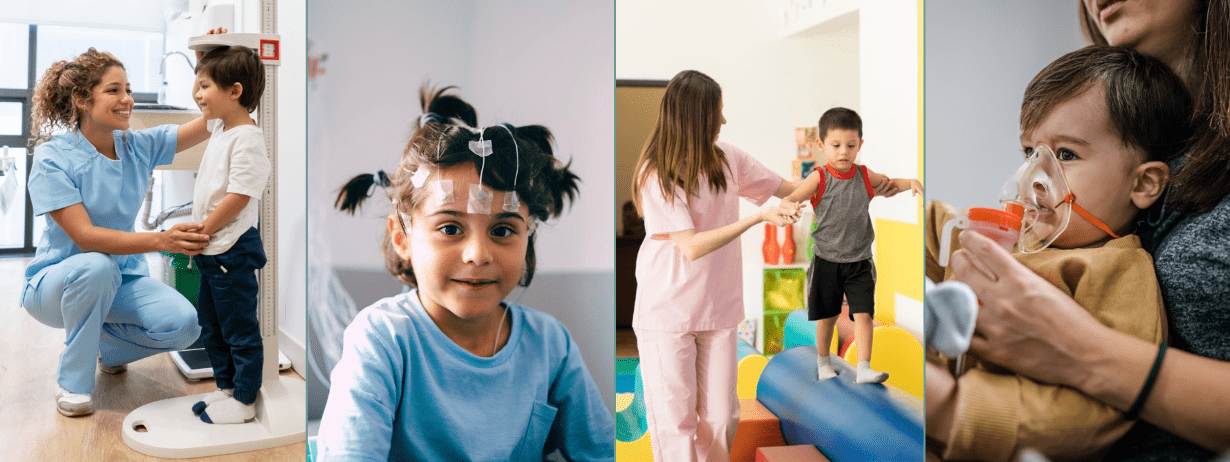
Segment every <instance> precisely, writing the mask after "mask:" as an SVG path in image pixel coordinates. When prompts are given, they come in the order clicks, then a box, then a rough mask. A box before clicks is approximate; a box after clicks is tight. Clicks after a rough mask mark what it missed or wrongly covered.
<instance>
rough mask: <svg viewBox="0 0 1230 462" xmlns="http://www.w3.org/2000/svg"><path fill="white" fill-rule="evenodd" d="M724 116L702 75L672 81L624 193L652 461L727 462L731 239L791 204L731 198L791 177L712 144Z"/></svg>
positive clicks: (777, 186)
mask: <svg viewBox="0 0 1230 462" xmlns="http://www.w3.org/2000/svg"><path fill="white" fill-rule="evenodd" d="M724 123H726V118H725V117H723V116H722V89H721V87H719V86H718V84H717V82H715V81H713V79H711V78H709V76H707V75H705V74H702V73H700V72H697V71H683V72H680V73H679V74H678V75H676V76H675V77H674V78H672V79H671V81H670V83H669V84H667V86H666V94H665V95H664V96H663V98H662V108H661V110H660V112H659V116H658V124H657V126H656V127H655V128H654V132H653V136H651V137H650V138H649V142H648V143H647V144H646V145H645V149H644V151H643V152H642V153H641V158H640V161H638V163H637V172H639V173H638V175H637V177H636V180H635V182H634V184H633V197H635V198H636V200H637V206H638V209H639V211H640V212H641V214H642V215H644V217H645V232H646V237H645V242H644V243H642V244H641V250H640V253H639V254H638V255H637V260H636V279H637V291H636V311H635V314H634V315H633V319H632V328H633V329H634V330H635V331H636V339H637V348H638V350H639V352H640V364H641V374H642V378H643V380H644V384H645V405H646V410H647V411H648V423H649V432H650V436H651V441H652V445H653V454H654V460H658V461H671V462H676V461H684V462H687V461H726V460H728V459H729V458H730V443H731V441H732V440H734V436H735V427H736V426H737V425H738V424H739V401H738V399H737V395H736V393H735V381H736V380H735V379H736V337H735V330H736V328H737V326H738V324H739V321H740V320H741V319H743V265H742V252H740V249H739V242H738V241H737V240H736V238H738V237H739V235H740V234H743V232H744V231H747V230H748V229H750V228H751V227H753V226H755V225H757V224H759V223H761V222H769V223H773V224H774V225H777V226H784V225H786V224H788V223H792V222H794V221H795V220H797V219H798V213H797V211H784V210H782V209H779V208H778V207H766V208H764V209H761V210H760V211H759V212H757V213H755V214H752V215H750V216H747V217H744V218H742V219H740V218H739V215H738V214H739V198H740V197H743V198H745V199H747V200H749V201H751V202H753V203H755V204H756V205H758V206H759V205H763V204H764V202H765V201H766V200H768V199H769V197H770V196H776V197H779V198H780V197H784V196H786V195H787V194H789V193H790V192H792V191H793V190H794V188H795V184H794V182H791V181H787V180H786V179H784V178H782V177H781V176H780V175H778V174H776V173H773V171H771V170H769V169H768V168H765V166H764V165H761V164H760V162H757V161H756V159H753V158H752V157H751V156H750V155H748V154H747V153H746V152H744V151H743V150H741V149H739V148H737V147H734V146H732V145H730V144H729V143H726V142H723V141H717V136H718V131H719V130H720V129H721V126H722V124H724Z"/></svg>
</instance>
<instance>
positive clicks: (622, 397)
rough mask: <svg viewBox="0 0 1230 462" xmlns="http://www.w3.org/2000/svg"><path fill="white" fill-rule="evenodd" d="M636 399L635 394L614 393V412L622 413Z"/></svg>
mask: <svg viewBox="0 0 1230 462" xmlns="http://www.w3.org/2000/svg"><path fill="white" fill-rule="evenodd" d="M634 399H636V393H616V394H615V412H623V411H624V409H627V408H628V406H629V405H631V404H632V400H634Z"/></svg>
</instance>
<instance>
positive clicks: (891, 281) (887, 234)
mask: <svg viewBox="0 0 1230 462" xmlns="http://www.w3.org/2000/svg"><path fill="white" fill-rule="evenodd" d="M894 200H895V199H894ZM915 200H917V199H915ZM918 213H919V217H921V216H922V207H919V209H918ZM875 223H876V224H875V229H876V241H875V256H876V257H875V258H876V295H875V297H876V298H875V300H876V315H875V316H876V320H877V321H880V322H881V323H884V324H895V323H896V322H897V306H896V304H895V302H896V299H897V297H896V294H901V295H904V296H906V297H909V298H912V299H914V300H922V299H923V277H924V276H923V273H924V271H923V270H924V269H923V260H924V259H923V246H922V245H921V244H920V243H921V242H922V241H923V227H922V225H920V224H911V223H905V222H900V221H897V220H888V219H884V218H876V219H875ZM918 223H922V221H919V222H918Z"/></svg>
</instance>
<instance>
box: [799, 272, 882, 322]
mask: <svg viewBox="0 0 1230 462" xmlns="http://www.w3.org/2000/svg"><path fill="white" fill-rule="evenodd" d="M807 282H808V286H809V289H808V290H809V292H808V295H807V319H809V320H811V321H816V320H820V319H828V318H831V317H833V316H837V315H839V314H841V298H842V295H844V296H845V298H846V302H847V303H848V304H849V305H850V320H851V321H853V320H854V313H867V314H870V315H871V316H872V317H875V313H876V309H875V306H876V266H875V263H873V262H872V261H871V259H870V258H868V259H866V260H861V261H856V262H852V263H834V262H831V261H828V260H825V259H822V258H819V257H815V256H813V257H812V259H811V266H809V267H808V268H807Z"/></svg>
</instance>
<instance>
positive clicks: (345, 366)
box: [317, 291, 615, 462]
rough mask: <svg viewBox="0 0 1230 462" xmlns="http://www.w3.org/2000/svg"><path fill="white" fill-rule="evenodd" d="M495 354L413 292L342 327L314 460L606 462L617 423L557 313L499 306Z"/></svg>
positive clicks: (612, 453)
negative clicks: (504, 314) (459, 338)
mask: <svg viewBox="0 0 1230 462" xmlns="http://www.w3.org/2000/svg"><path fill="white" fill-rule="evenodd" d="M508 317H509V318H510V319H511V320H512V330H511V332H510V333H509V336H508V343H507V344H506V345H505V346H504V348H503V349H501V350H500V351H499V352H497V353H496V354H495V356H493V357H479V356H475V355H473V354H471V353H470V352H468V351H466V350H464V349H462V348H461V347H460V346H458V345H457V344H456V343H453V341H452V340H451V339H449V338H448V337H447V336H445V334H444V332H442V331H441V330H440V328H439V327H438V326H436V324H435V322H433V321H432V320H431V318H430V317H429V316H428V315H427V312H426V311H425V310H424V309H423V306H422V304H420V303H419V299H418V291H410V292H408V293H405V294H402V295H398V296H394V297H389V298H385V299H383V300H380V301H378V302H376V303H375V304H374V305H372V306H370V307H368V308H366V309H364V310H363V311H362V312H360V313H359V315H358V316H357V317H355V320H354V322H352V323H351V324H350V326H349V327H347V328H346V333H345V335H344V337H343V338H344V344H345V347H344V350H343V353H342V359H341V360H340V361H339V362H338V364H337V366H336V367H334V368H333V374H332V378H333V380H332V382H333V383H332V386H331V388H330V390H329V399H328V402H327V403H326V406H325V412H324V416H323V417H322V418H321V422H320V432H319V436H317V449H318V450H319V455H318V456H317V461H319V462H327V461H333V460H364V461H384V460H414V461H421V462H435V461H440V462H452V461H516V462H530V461H533V462H540V461H542V460H543V458H544V455H546V454H550V453H551V452H553V451H555V450H556V449H559V450H560V451H561V452H562V453H563V455H564V457H565V458H566V459H568V460H573V461H587V462H592V461H610V462H613V461H614V459H615V426H614V422H613V420H612V418H611V414H610V411H608V410H607V408H606V405H605V404H603V401H602V396H601V395H600V393H599V392H598V386H597V385H596V384H595V383H594V380H593V378H592V377H591V376H590V375H589V370H588V369H586V367H585V362H584V361H583V360H582V359H581V353H580V351H579V350H578V349H577V345H576V343H575V342H573V341H572V338H571V336H570V335H569V334H568V330H567V329H566V328H564V325H563V324H561V323H560V322H559V321H558V320H556V319H555V318H553V317H551V316H550V315H548V314H545V313H543V312H540V311H537V310H534V309H531V308H526V307H524V306H520V305H508Z"/></svg>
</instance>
